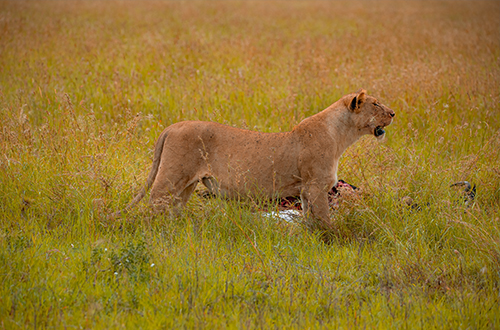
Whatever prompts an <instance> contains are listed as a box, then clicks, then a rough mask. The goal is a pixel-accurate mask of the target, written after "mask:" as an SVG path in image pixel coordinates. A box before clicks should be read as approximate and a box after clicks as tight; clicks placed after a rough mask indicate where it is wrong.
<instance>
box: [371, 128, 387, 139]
mask: <svg viewBox="0 0 500 330" xmlns="http://www.w3.org/2000/svg"><path fill="white" fill-rule="evenodd" d="M384 134H385V130H384V128H383V127H382V126H377V127H375V131H374V132H373V135H375V137H379V136H382V135H384Z"/></svg>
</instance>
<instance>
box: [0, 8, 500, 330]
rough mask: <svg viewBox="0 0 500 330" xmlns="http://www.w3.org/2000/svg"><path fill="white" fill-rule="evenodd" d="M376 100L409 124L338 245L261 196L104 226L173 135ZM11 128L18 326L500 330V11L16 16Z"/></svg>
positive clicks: (1, 176)
mask: <svg viewBox="0 0 500 330" xmlns="http://www.w3.org/2000/svg"><path fill="white" fill-rule="evenodd" d="M359 88H365V89H366V90H367V91H368V92H369V94H371V95H374V96H376V97H378V98H379V99H380V100H381V101H382V102H383V103H384V104H386V105H388V106H390V107H391V108H392V109H394V110H395V111H396V117H395V120H394V123H393V124H392V125H391V126H389V127H388V128H387V136H386V138H385V140H384V141H383V142H382V143H380V142H377V141H376V139H375V138H374V137H373V136H366V137H364V138H362V139H361V140H360V141H358V143H357V144H356V145H354V146H352V147H351V148H350V149H348V150H347V151H346V153H345V154H344V156H343V158H342V163H341V165H340V168H339V178H341V179H344V180H346V181H347V182H350V183H352V184H354V185H356V186H360V187H361V188H362V193H361V194H358V195H359V196H358V197H357V198H352V199H348V200H344V201H343V202H342V204H341V207H340V208H339V209H338V210H336V211H334V210H332V217H333V218H334V219H335V221H336V223H337V226H338V228H339V232H338V233H337V234H336V236H335V237H336V238H335V239H334V241H333V242H332V243H331V244H324V243H323V242H322V241H321V240H319V239H318V237H317V234H316V233H312V232H309V231H308V230H306V229H305V228H304V227H303V226H301V225H299V224H294V223H287V222H283V221H280V220H279V219H274V218H269V217H266V216H264V215H263V212H261V210H262V207H263V206H262V203H261V202H262V201H258V200H252V199H250V200H245V201H240V202H236V201H226V200H221V199H209V200H206V199H203V198H201V197H199V196H194V197H193V198H192V199H191V200H190V202H189V204H188V207H187V209H186V210H185V211H184V212H183V213H182V215H181V216H179V217H175V218H174V217H170V216H168V215H154V214H152V212H151V211H150V208H149V207H148V205H147V203H146V204H141V205H139V206H138V207H137V208H135V209H134V210H133V211H132V212H131V213H129V214H127V215H126V216H124V217H122V218H120V219H116V220H108V219H107V218H106V215H107V214H109V213H111V212H113V211H115V210H118V209H121V208H123V207H124V206H125V205H126V203H128V201H130V199H131V198H132V196H133V195H134V194H135V192H136V191H137V190H138V189H139V188H140V187H141V186H142V185H143V184H144V182H145V178H146V176H147V174H148V171H149V167H150V164H151V159H152V148H153V145H154V141H155V139H156V137H157V136H158V135H159V133H160V132H161V131H162V130H163V129H164V128H165V127H166V126H167V125H169V124H172V123H174V122H177V121H181V120H193V119H196V120H211V121H217V122H221V123H226V124H229V125H233V126H237V127H243V128H249V129H255V130H260V131H265V132H278V131H285V130H290V129H291V128H292V127H293V126H294V125H295V124H297V123H298V122H300V121H301V120H302V119H303V118H305V117H307V116H310V115H312V114H314V113H316V112H318V111H320V110H322V109H324V108H326V107H327V106H328V105H330V104H331V103H333V102H335V101H336V100H338V99H339V98H340V97H341V96H342V95H344V94H347V93H350V92H354V91H356V90H358V89H359ZM0 122H1V130H0V283H1V286H0V327H1V328H6V329H10V328H69V329H71V328H89V329H107V328H150V329H158V328H296V329H302V328H334V329H351V328H403V329H404V328H424V329H433V328H436V329H443V328H449V329H494V328H497V329H498V328H500V308H499V299H500V298H499V297H500V246H499V245H500V211H499V210H500V2H497V1H332V2H329V1H171V2H170V1H158V2H157V1H145V2H144V1H0ZM463 180H467V181H469V182H471V183H473V184H475V185H476V186H477V194H476V198H475V200H474V202H473V203H469V204H468V205H465V204H464V203H463V196H462V195H461V193H460V191H457V190H456V189H453V188H450V185H451V184H452V183H454V182H457V181H463ZM405 196H409V197H411V198H412V199H413V201H414V202H415V203H418V204H419V205H420V206H421V207H420V208H419V209H411V208H407V207H406V206H405V204H404V203H401V199H402V198H403V197H405ZM271 207H272V206H271Z"/></svg>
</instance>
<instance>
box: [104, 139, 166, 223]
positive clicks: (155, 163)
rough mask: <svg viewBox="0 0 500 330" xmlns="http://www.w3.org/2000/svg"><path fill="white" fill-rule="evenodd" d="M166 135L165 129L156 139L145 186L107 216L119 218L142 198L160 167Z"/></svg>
mask: <svg viewBox="0 0 500 330" xmlns="http://www.w3.org/2000/svg"><path fill="white" fill-rule="evenodd" d="M167 135H168V132H167V130H165V131H163V133H162V134H161V135H160V137H159V138H158V140H157V141H156V144H155V154H154V157H153V165H152V166H151V171H150V172H149V175H148V179H147V180H146V184H145V186H144V187H143V188H142V189H141V190H140V191H139V193H138V194H137V195H135V197H134V199H133V200H132V201H131V202H130V203H129V204H128V205H127V206H126V207H125V208H124V209H123V210H120V211H118V212H115V213H113V214H111V215H109V216H108V218H111V219H114V218H119V217H120V216H122V215H123V214H125V213H127V212H128V211H129V210H130V209H131V208H132V207H133V206H134V205H136V204H137V203H139V202H140V201H141V200H142V199H143V198H144V196H146V192H147V191H148V190H149V188H151V186H152V185H153V182H154V181H155V179H156V175H157V174H158V169H159V168H160V160H161V154H162V152H163V145H164V144H165V140H166V138H167Z"/></svg>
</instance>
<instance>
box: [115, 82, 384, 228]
mask: <svg viewBox="0 0 500 330" xmlns="http://www.w3.org/2000/svg"><path fill="white" fill-rule="evenodd" d="M393 116H394V111H392V110H391V109H389V108H388V107H386V106H384V105H382V104H380V103H378V101H377V100H376V99H375V98H374V97H371V96H368V95H367V94H366V92H365V91H364V90H361V91H359V92H357V93H353V94H349V95H346V96H344V97H342V98H341V99H340V100H339V101H337V102H335V103H334V104H332V105H331V106H329V107H328V108H326V109H325V110H323V111H321V112H319V113H317V114H316V115H313V116H311V117H309V118H306V119H304V120H303V121H302V122H300V123H299V124H298V125H297V126H295V127H294V128H293V129H292V131H290V132H285V133H260V132H255V131H249V130H244V129H239V128H234V127H230V126H225V125H221V124H217V123H213V122H202V121H185V122H180V123H176V124H173V125H171V126H169V127H167V128H166V129H165V130H164V131H163V132H162V133H161V135H160V137H159V139H158V141H157V142H156V145H155V153H154V160H153V165H152V169H151V172H150V174H149V177H148V179H147V183H146V188H145V189H143V190H142V191H141V192H140V193H139V194H138V195H137V196H136V197H135V198H134V200H133V201H132V202H131V203H130V204H129V205H128V206H127V208H126V209H125V210H128V209H129V208H130V207H131V206H133V205H134V204H136V203H137V202H139V201H140V200H141V199H142V198H143V197H144V196H145V194H146V191H147V190H148V189H149V188H151V187H152V189H151V197H150V200H151V202H152V204H153V205H154V206H155V207H156V208H157V209H158V210H163V209H165V208H166V207H171V206H174V207H182V206H184V205H185V204H186V202H187V200H188V199H189V197H190V196H191V194H192V192H193V191H194V189H195V187H196V185H197V184H198V182H202V183H203V184H204V185H205V186H207V188H208V189H209V190H210V192H212V193H213V194H217V195H221V196H224V197H227V198H238V197H240V196H246V195H258V196H261V197H264V198H277V197H287V196H298V195H300V197H301V199H302V205H303V209H304V214H306V215H308V219H309V222H308V224H309V226H311V227H312V228H320V229H329V228H332V223H331V220H330V217H329V209H328V196H327V192H328V191H329V190H330V189H331V188H332V187H333V186H334V185H335V184H336V183H337V168H338V163H339V159H340V156H341V155H342V153H343V152H344V150H346V149H347V148H348V147H349V146H350V145H351V144H353V143H354V142H355V141H356V140H358V139H359V137H361V136H362V135H365V134H375V129H376V128H377V127H385V126H387V125H389V124H391V122H392V118H393ZM120 213H121V212H118V213H117V214H115V216H117V215H120Z"/></svg>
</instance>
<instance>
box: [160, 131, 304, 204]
mask: <svg viewBox="0 0 500 330" xmlns="http://www.w3.org/2000/svg"><path fill="white" fill-rule="evenodd" d="M179 124H182V125H177V124H175V125H173V126H172V128H173V129H172V130H171V131H170V132H169V136H168V138H167V140H166V141H165V147H164V152H165V151H166V154H168V155H165V156H166V157H165V158H166V159H165V160H166V161H165V163H180V164H178V166H174V167H175V168H174V169H173V170H175V171H181V173H184V175H188V176H193V177H197V179H198V180H202V179H203V178H208V177H211V178H214V179H215V180H216V182H217V190H218V191H214V193H217V192H218V193H220V194H222V195H224V196H225V197H229V198H237V197H241V196H244V195H249V194H250V195H254V196H262V197H266V198H269V197H286V196H292V195H295V196H296V195H297V194H298V193H300V175H299V172H298V169H297V154H298V152H297V146H296V144H295V143H294V140H293V137H292V136H291V135H290V133H260V132H254V131H249V130H243V129H238V128H234V127H230V126H225V125H221V124H217V123H211V122H184V123H179ZM174 126H179V127H174ZM180 151H182V152H180ZM179 165H180V166H179ZM188 168H192V170H194V169H196V171H192V170H191V171H190V170H188ZM194 172H196V173H194ZM177 173H179V172H177ZM181 175H182V174H181Z"/></svg>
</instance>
